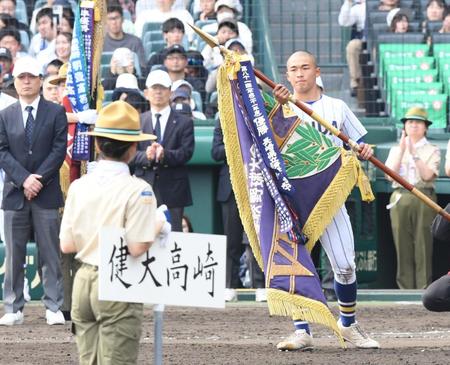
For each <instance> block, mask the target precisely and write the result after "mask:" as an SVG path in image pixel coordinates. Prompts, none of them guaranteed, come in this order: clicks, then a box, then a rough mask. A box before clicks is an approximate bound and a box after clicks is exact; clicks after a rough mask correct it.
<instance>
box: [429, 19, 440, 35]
mask: <svg viewBox="0 0 450 365" xmlns="http://www.w3.org/2000/svg"><path fill="white" fill-rule="evenodd" d="M441 28H442V21H437V22H427V31H428V32H429V33H437V32H438V31H439V30H440V29H441Z"/></svg>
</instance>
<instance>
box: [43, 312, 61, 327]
mask: <svg viewBox="0 0 450 365" xmlns="http://www.w3.org/2000/svg"><path fill="white" fill-rule="evenodd" d="M45 318H46V319H47V324H48V325H50V326H53V325H54V324H65V323H66V320H65V319H64V314H62V312H61V311H60V310H59V311H57V312H52V311H51V310H50V309H47V310H46V311H45Z"/></svg>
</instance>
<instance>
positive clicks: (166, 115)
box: [152, 105, 171, 142]
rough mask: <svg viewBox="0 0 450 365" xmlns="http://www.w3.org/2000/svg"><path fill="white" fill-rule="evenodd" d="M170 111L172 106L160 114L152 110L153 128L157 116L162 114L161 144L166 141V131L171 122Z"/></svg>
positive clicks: (160, 120)
mask: <svg viewBox="0 0 450 365" xmlns="http://www.w3.org/2000/svg"><path fill="white" fill-rule="evenodd" d="M170 110H171V109H170V105H167V106H166V107H165V108H164V109H163V110H160V111H158V112H156V111H154V110H152V124H153V128H155V123H156V114H161V117H160V118H159V124H160V126H161V142H162V141H164V131H165V130H166V126H167V121H168V120H169V115H170Z"/></svg>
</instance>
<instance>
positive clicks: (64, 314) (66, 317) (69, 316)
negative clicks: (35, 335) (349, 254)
mask: <svg viewBox="0 0 450 365" xmlns="http://www.w3.org/2000/svg"><path fill="white" fill-rule="evenodd" d="M61 312H62V314H63V316H64V319H65V320H66V321H71V320H72V316H71V315H70V311H61Z"/></svg>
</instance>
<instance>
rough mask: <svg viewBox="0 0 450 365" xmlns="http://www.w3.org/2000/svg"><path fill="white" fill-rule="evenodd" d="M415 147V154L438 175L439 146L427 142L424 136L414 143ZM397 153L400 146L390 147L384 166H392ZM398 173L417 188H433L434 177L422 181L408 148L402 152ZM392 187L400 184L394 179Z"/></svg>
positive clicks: (397, 186) (398, 153)
mask: <svg viewBox="0 0 450 365" xmlns="http://www.w3.org/2000/svg"><path fill="white" fill-rule="evenodd" d="M415 147H416V154H417V156H419V158H420V159H421V160H422V161H423V162H425V164H426V165H427V166H428V167H429V168H430V169H431V170H433V172H434V174H435V176H436V177H437V176H439V164H440V163H441V152H440V150H439V147H437V146H435V145H433V144H431V143H429V142H428V140H427V139H426V138H425V137H424V138H422V139H421V140H420V141H418V142H417V143H416V144H415ZM399 155H400V147H399V146H395V147H392V148H391V150H390V151H389V156H388V159H387V160H386V166H388V167H390V168H392V166H393V165H394V162H395V161H397V160H398V156H399ZM398 174H399V175H400V176H401V177H403V178H404V179H405V180H407V181H408V182H409V183H410V184H412V185H414V186H415V187H417V188H434V179H433V180H432V181H423V180H422V179H421V177H420V175H419V170H418V169H417V167H416V163H415V162H414V160H413V158H412V156H411V154H410V153H409V151H408V148H407V149H406V150H405V153H404V154H403V158H402V161H401V164H400V171H399V172H398ZM392 187H393V188H394V189H396V188H399V187H401V185H400V184H399V183H397V182H396V181H394V182H393V183H392Z"/></svg>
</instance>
